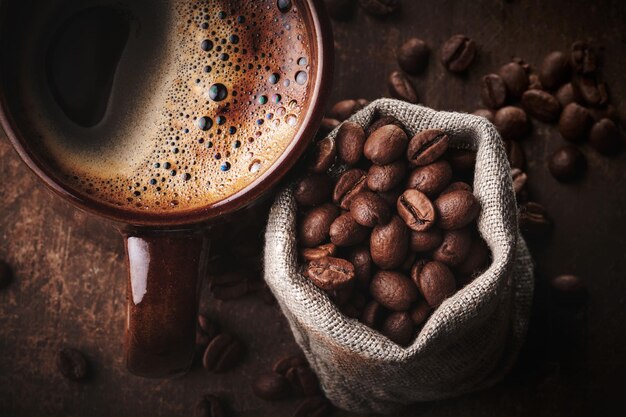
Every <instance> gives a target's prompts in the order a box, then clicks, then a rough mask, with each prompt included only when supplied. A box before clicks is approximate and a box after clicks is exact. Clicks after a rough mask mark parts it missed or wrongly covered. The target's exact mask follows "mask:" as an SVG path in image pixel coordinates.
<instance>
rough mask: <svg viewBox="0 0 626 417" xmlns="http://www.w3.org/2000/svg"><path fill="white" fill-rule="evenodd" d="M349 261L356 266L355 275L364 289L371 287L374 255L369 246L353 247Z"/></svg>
mask: <svg viewBox="0 0 626 417" xmlns="http://www.w3.org/2000/svg"><path fill="white" fill-rule="evenodd" d="M348 261H350V262H352V265H353V266H354V275H355V278H356V281H357V283H358V285H360V286H361V288H362V289H366V288H369V285H370V279H371V278H372V255H371V254H370V251H369V248H368V247H367V246H357V247H356V248H354V249H352V251H351V252H350V255H349V256H348Z"/></svg>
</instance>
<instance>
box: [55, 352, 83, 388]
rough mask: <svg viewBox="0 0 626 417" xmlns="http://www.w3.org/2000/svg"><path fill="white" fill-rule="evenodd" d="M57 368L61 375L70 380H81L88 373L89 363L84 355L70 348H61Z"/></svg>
mask: <svg viewBox="0 0 626 417" xmlns="http://www.w3.org/2000/svg"><path fill="white" fill-rule="evenodd" d="M57 368H58V369H59V372H61V375H63V376H64V377H65V378H67V379H69V380H72V381H82V380H84V379H86V378H87V374H88V373H89V365H88V363H87V358H85V355H83V354H82V352H80V351H78V350H76V349H72V348H63V349H61V350H60V351H59V353H58V354H57Z"/></svg>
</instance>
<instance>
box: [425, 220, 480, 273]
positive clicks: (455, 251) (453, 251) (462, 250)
mask: <svg viewBox="0 0 626 417" xmlns="http://www.w3.org/2000/svg"><path fill="white" fill-rule="evenodd" d="M471 246H472V236H471V234H470V231H469V230H468V229H467V228H463V229H457V230H449V231H447V232H445V233H444V235H443V241H442V242H441V245H440V246H439V247H438V248H437V249H436V250H435V251H434V252H433V259H434V260H435V261H438V262H441V263H444V264H446V265H448V266H450V267H454V266H457V265H459V264H460V263H462V262H463V261H464V260H465V259H466V258H467V256H468V254H469V251H470V248H471Z"/></svg>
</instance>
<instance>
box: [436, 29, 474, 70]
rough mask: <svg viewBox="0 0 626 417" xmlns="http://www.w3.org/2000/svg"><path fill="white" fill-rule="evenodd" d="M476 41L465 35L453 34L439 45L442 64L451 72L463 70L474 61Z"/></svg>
mask: <svg viewBox="0 0 626 417" xmlns="http://www.w3.org/2000/svg"><path fill="white" fill-rule="evenodd" d="M475 56H476V43H475V42H474V41H473V40H471V39H470V38H468V37H467V36H465V35H454V36H452V37H451V38H450V39H448V40H447V41H446V42H445V43H444V44H443V45H442V47H441V51H440V59H441V63H442V64H443V66H444V67H445V68H446V69H447V70H448V71H452V72H464V71H466V70H467V69H468V68H469V66H470V65H471V64H472V62H473V61H474V57H475Z"/></svg>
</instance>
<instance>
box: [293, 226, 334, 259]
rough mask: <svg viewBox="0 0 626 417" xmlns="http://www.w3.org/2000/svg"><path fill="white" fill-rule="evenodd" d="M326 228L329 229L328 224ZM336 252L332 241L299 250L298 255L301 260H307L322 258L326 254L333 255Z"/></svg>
mask: <svg viewBox="0 0 626 417" xmlns="http://www.w3.org/2000/svg"><path fill="white" fill-rule="evenodd" d="M328 229H330V226H328ZM301 245H302V244H301ZM336 252H337V246H336V245H333V244H332V243H326V244H323V245H320V246H317V247H314V248H304V249H302V250H301V251H300V256H301V257H302V259H303V260H305V261H306V262H309V261H313V260H316V259H322V258H324V257H326V256H335V253H336Z"/></svg>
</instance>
